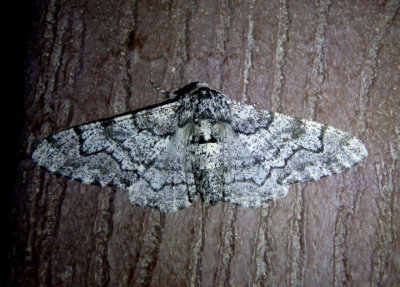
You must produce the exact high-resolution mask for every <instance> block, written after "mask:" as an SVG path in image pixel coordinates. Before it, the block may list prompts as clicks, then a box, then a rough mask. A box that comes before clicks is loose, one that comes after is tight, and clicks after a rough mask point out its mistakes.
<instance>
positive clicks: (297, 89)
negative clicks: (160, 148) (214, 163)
mask: <svg viewBox="0 0 400 287" xmlns="http://www.w3.org/2000/svg"><path fill="white" fill-rule="evenodd" d="M399 6H400V4H399V1H398V0H392V1H382V0H378V1H335V2H331V1H329V0H321V1H319V2H316V3H313V2H312V1H288V0H280V1H256V0H250V1H203V0H200V1H138V0H136V1H135V0H126V1H122V0H121V1H74V0H71V1H56V0H48V1H37V3H36V5H35V10H34V11H36V12H35V13H34V16H35V18H34V19H35V21H34V34H32V37H31V42H30V48H29V63H30V64H29V67H28V69H27V72H26V88H27V92H26V97H25V104H26V105H25V107H26V108H25V112H26V114H25V117H26V122H25V126H24V133H23V135H22V136H21V141H22V142H23V143H24V151H25V154H23V155H22V159H21V161H20V164H19V175H18V179H19V180H18V181H17V182H16V184H15V189H14V197H15V206H14V222H13V224H14V232H13V248H12V251H11V258H12V273H11V276H10V281H9V284H10V285H12V286H399V285H400V181H399V179H400V166H399V156H400V116H399V115H400V96H399V94H400V56H399V55H400V15H399V12H398V11H399ZM149 80H153V81H154V82H156V83H158V84H159V85H160V86H161V87H163V88H165V89H169V90H174V89H175V88H178V87H181V86H183V85H184V84H186V83H189V82H191V81H204V82H207V83H208V84H209V85H210V86H213V87H215V88H217V89H220V90H221V91H223V92H224V93H225V94H227V95H229V96H230V97H232V98H234V99H236V100H240V101H243V102H245V103H249V104H251V103H258V105H259V106H260V107H261V108H264V109H269V110H273V111H279V112H282V113H285V114H288V115H291V116H297V117H301V118H308V119H313V120H316V121H318V122H322V123H326V124H329V125H332V126H335V127H337V128H340V129H343V130H346V131H349V132H351V133H353V134H355V135H357V136H358V137H359V138H361V139H362V140H363V142H365V143H366V146H367V148H368V151H369V156H368V158H367V159H366V160H364V161H363V162H362V163H361V164H360V165H358V166H356V167H354V168H352V169H350V170H348V171H347V172H345V173H343V174H340V175H335V176H330V177H327V178H324V179H322V180H319V181H316V182H310V183H307V184H297V185H294V186H292V187H291V189H290V191H289V195H288V196H287V197H286V198H283V199H281V200H279V201H277V202H271V203H269V204H265V206H263V207H262V208H255V209H246V208H240V207H236V206H233V205H230V204H219V205H217V206H205V205H204V204H203V203H202V202H201V201H198V202H197V203H196V204H195V205H194V206H192V207H191V208H189V209H186V210H183V211H180V212H177V213H174V214H160V213H159V212H158V211H157V210H152V209H142V208H139V207H136V206H133V205H132V204H131V203H130V202H129V201H128V198H127V195H126V194H125V192H124V191H121V190H118V189H112V188H100V187H97V186H85V185H83V184H81V183H79V182H74V181H70V180H67V179H64V178H60V177H57V176H54V175H51V174H49V173H47V172H46V171H44V170H42V169H40V168H38V167H36V166H35V165H34V164H33V163H32V161H31V160H30V154H31V152H32V150H33V148H34V147H35V146H36V145H37V144H38V143H39V142H40V141H41V140H42V139H43V138H44V137H46V136H48V135H49V134H52V133H54V132H58V131H61V130H63V129H66V128H68V127H71V126H74V125H77V124H81V123H85V122H89V121H93V120H97V119H101V118H104V117H110V116H113V115H116V114H119V113H122V112H126V111H130V110H134V109H137V108H142V107H145V106H148V105H150V104H155V103H159V102H161V101H162V100H163V99H162V97H161V95H159V94H157V93H156V91H155V90H154V89H153V88H152V87H151V86H150V85H149Z"/></svg>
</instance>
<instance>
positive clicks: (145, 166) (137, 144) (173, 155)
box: [32, 102, 195, 212]
mask: <svg viewBox="0 0 400 287" xmlns="http://www.w3.org/2000/svg"><path fill="white" fill-rule="evenodd" d="M178 108H179V103H178V102H173V103H169V104H166V105H162V106H158V107H155V108H151V109H146V110H142V111H139V112H133V113H129V114H125V115H122V116H118V117H114V118H111V119H106V120H101V121H97V122H93V123H89V124H85V125H81V126H77V127H75V128H71V129H68V130H65V131H62V132H59V133H56V134H54V135H52V136H49V137H48V138H47V139H45V140H44V141H43V142H42V143H41V144H39V146H38V147H37V148H36V150H35V151H34V153H33V155H32V159H33V160H34V161H35V162H36V163H37V164H38V165H40V166H43V167H45V168H46V169H48V170H49V171H51V172H53V173H56V174H60V175H63V176H67V177H69V178H72V179H76V180H80V181H82V182H84V183H86V184H99V185H101V186H116V187H120V188H123V189H126V190H127V191H128V194H129V199H130V201H131V202H132V203H134V204H137V205H139V206H151V207H156V208H158V209H160V211H163V212H169V211H175V210H177V209H181V208H185V207H187V206H189V205H190V204H191V202H190V200H189V197H190V195H192V194H193V193H194V191H193V190H195V188H194V180H193V178H191V175H190V174H187V173H186V167H187V166H186V164H187V163H186V159H185V152H184V149H185V147H186V140H187V134H186V129H185V128H179V127H178V119H177V110H178Z"/></svg>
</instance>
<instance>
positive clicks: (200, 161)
mask: <svg viewBox="0 0 400 287" xmlns="http://www.w3.org/2000/svg"><path fill="white" fill-rule="evenodd" d="M220 135H221V126H220V125H219V124H215V125H214V124H212V123H211V122H210V121H207V120H201V121H200V122H199V123H198V124H194V129H193V136H192V141H191V149H190V150H191V152H192V154H193V163H192V167H193V175H194V178H195V181H196V187H197V191H198V192H199V193H200V194H201V196H202V198H203V200H204V201H206V202H209V203H217V202H218V201H221V200H222V197H223V183H224V178H223V145H222V144H221V142H220Z"/></svg>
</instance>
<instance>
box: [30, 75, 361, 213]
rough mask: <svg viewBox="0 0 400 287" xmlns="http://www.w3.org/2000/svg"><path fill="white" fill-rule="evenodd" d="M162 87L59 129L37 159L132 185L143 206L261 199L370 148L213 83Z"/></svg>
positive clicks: (69, 172) (100, 180)
mask: <svg viewBox="0 0 400 287" xmlns="http://www.w3.org/2000/svg"><path fill="white" fill-rule="evenodd" d="M158 89H159V88H158ZM159 90H160V91H161V92H163V93H164V94H165V96H166V98H167V99H168V100H167V101H166V102H165V103H163V104H160V105H156V106H151V107H148V108H145V109H142V110H137V111H133V112H130V113H126V114H123V115H120V116H116V117H113V118H109V119H104V120H100V121H95V122H92V123H88V124H84V125H80V126H76V127H73V128H70V129H67V130H65V131H62V132H59V133H56V134H53V135H51V136H49V137H47V138H46V139H45V140H43V142H41V143H40V144H39V145H38V146H37V148H36V150H35V151H34V152H33V154H32V159H33V161H34V162H36V163H37V164H38V165H39V166H42V167H44V168H46V169H47V170H49V171H50V172H52V173H54V174H59V175H62V176H66V177H68V178H71V179H75V180H79V181H81V182H83V183H85V184H97V185H100V186H113V187H118V188H122V189H125V190H127V192H128V197H129V200H130V201H131V202H132V203H133V204H136V205H138V206H147V207H154V208H157V209H159V210H160V211H161V212H174V211H177V210H179V209H183V208H186V207H188V206H190V205H191V204H192V203H193V202H194V201H195V200H196V199H197V198H198V197H201V198H202V200H204V201H205V202H206V203H210V204H216V203H218V202H220V201H224V202H231V203H233V204H237V205H241V206H244V207H257V206H260V205H261V204H262V203H263V202H265V201H267V200H275V199H278V198H281V197H284V196H285V195H286V194H287V192H288V185H289V184H293V183H297V182H305V181H309V180H316V179H319V178H321V177H324V176H328V175H332V174H335V173H338V172H341V171H343V170H345V169H348V168H350V167H352V166H353V165H354V164H356V163H358V162H360V161H361V160H363V159H364V158H365V157H366V156H367V150H366V148H365V146H364V145H363V144H362V143H361V142H360V141H359V140H358V139H356V138H355V137H353V136H351V135H350V134H348V133H347V132H344V131H341V130H338V129H336V128H334V127H330V126H327V125H324V124H320V123H317V122H314V121H309V120H305V119H298V118H293V117H289V116H286V115H282V114H279V113H274V112H270V111H265V110H260V109H257V108H256V107H254V106H252V105H245V104H242V103H239V102H237V101H234V100H231V99H229V98H228V97H226V96H225V95H223V94H222V93H220V92H218V91H216V90H213V89H211V88H210V87H209V86H208V85H207V84H205V83H198V82H195V83H191V84H189V85H186V86H184V87H183V88H181V89H179V90H177V91H175V92H167V91H164V90H161V89H159Z"/></svg>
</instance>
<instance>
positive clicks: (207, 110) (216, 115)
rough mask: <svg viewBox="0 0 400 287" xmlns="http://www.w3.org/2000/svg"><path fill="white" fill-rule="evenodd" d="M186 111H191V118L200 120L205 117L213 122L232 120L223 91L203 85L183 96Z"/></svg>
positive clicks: (196, 120)
mask: <svg viewBox="0 0 400 287" xmlns="http://www.w3.org/2000/svg"><path fill="white" fill-rule="evenodd" d="M181 101H182V106H183V109H184V110H185V111H191V120H193V121H195V122H198V121H201V120H203V119H207V120H210V121H211V122H214V123H215V122H217V121H223V122H230V120H231V113H230V108H229V105H228V104H227V99H226V97H225V96H224V95H222V94H221V93H219V92H217V91H214V90H211V89H209V88H207V87H202V88H199V89H196V90H194V91H192V92H191V93H189V94H186V95H184V96H183V97H182V98H181Z"/></svg>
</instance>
